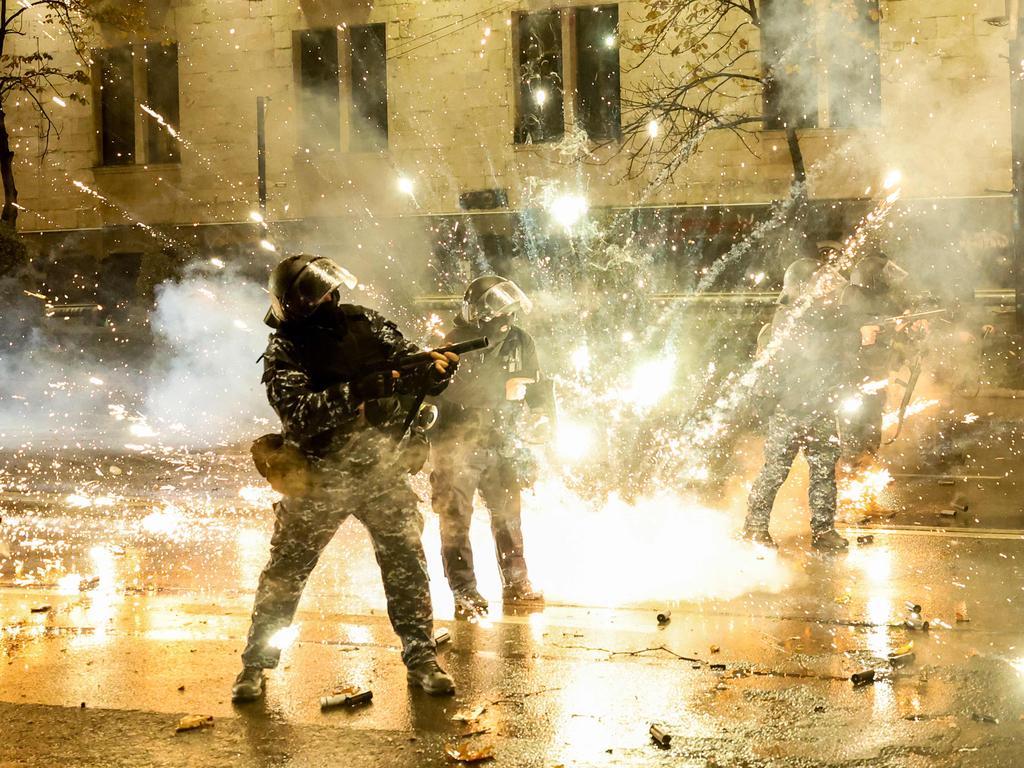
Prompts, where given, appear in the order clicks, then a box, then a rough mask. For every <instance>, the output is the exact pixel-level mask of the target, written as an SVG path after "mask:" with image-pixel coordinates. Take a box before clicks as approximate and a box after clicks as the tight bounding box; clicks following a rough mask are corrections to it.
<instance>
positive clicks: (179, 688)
mask: <svg viewBox="0 0 1024 768" xmlns="http://www.w3.org/2000/svg"><path fill="white" fill-rule="evenodd" d="M184 690H185V686H184V685H179V686H178V692H179V693H180V692H181V691H184Z"/></svg>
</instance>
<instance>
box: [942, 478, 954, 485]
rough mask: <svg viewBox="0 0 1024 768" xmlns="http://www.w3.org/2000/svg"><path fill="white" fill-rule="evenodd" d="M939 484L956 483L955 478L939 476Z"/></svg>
mask: <svg viewBox="0 0 1024 768" xmlns="http://www.w3.org/2000/svg"><path fill="white" fill-rule="evenodd" d="M939 485H956V480H954V479H953V478H952V477H940V478H939Z"/></svg>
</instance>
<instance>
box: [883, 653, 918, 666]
mask: <svg viewBox="0 0 1024 768" xmlns="http://www.w3.org/2000/svg"><path fill="white" fill-rule="evenodd" d="M916 658H917V654H915V653H914V652H913V651H908V652H907V653H900V654H892V653H890V654H889V663H890V664H892V665H893V666H894V667H905V666H906V665H907V664H912V663H913V662H914V659H916Z"/></svg>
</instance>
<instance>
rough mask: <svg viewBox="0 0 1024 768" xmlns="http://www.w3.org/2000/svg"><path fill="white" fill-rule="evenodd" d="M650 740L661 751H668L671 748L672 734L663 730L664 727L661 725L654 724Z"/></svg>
mask: <svg viewBox="0 0 1024 768" xmlns="http://www.w3.org/2000/svg"><path fill="white" fill-rule="evenodd" d="M651 738H652V739H654V742H655V743H656V744H657V745H658V746H659V747H661V748H662V749H668V748H669V747H670V746H672V734H671V733H669V732H668V731H667V730H665V727H664V726H662V725H657V724H655V725H652V726H651Z"/></svg>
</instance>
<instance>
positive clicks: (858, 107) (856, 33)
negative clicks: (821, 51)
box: [824, 0, 882, 129]
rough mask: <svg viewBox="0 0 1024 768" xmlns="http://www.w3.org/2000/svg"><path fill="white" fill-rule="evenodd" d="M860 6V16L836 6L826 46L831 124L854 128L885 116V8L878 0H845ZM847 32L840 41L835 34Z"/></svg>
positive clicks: (826, 27) (830, 10)
mask: <svg viewBox="0 0 1024 768" xmlns="http://www.w3.org/2000/svg"><path fill="white" fill-rule="evenodd" d="M849 2H853V3H854V4H855V7H856V8H857V11H858V12H857V14H856V18H854V19H850V18H849V17H848V15H847V14H842V16H841V17H840V18H836V17H837V16H839V14H838V13H836V12H835V11H833V10H832V6H831V5H830V6H829V10H827V11H826V12H827V13H829V14H830V16H832V17H833V18H830V19H829V21H828V23H826V25H825V29H826V30H828V33H830V35H829V36H830V38H831V39H830V40H829V44H828V45H826V46H824V48H825V56H824V58H825V65H826V69H827V72H828V77H827V87H828V124H829V127H831V128H847V129H853V128H857V127H858V126H861V125H865V126H877V125H878V123H879V122H880V121H881V116H882V59H881V47H882V46H881V32H882V30H881V26H882V25H881V9H880V8H879V4H878V0H844V5H843V8H847V5H846V3H849ZM837 33H838V34H839V35H843V36H844V37H843V39H841V40H839V41H836V40H835V37H834V36H835V34H837Z"/></svg>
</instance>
